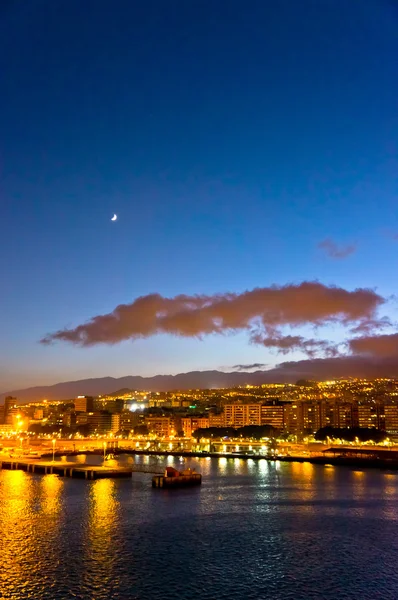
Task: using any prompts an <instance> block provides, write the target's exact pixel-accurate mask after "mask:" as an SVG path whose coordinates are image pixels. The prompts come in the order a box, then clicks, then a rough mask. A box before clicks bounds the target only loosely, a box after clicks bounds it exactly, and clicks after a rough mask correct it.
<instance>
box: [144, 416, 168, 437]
mask: <svg viewBox="0 0 398 600" xmlns="http://www.w3.org/2000/svg"><path fill="white" fill-rule="evenodd" d="M145 424H146V425H147V427H148V430H149V432H150V433H154V434H156V435H158V436H160V437H169V436H170V435H174V434H175V430H174V419H172V418H171V417H153V416H152V417H146V418H145Z"/></svg>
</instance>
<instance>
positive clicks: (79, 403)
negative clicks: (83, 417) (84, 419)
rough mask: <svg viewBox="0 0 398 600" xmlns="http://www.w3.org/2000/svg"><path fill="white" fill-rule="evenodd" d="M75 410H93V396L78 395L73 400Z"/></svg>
mask: <svg viewBox="0 0 398 600" xmlns="http://www.w3.org/2000/svg"><path fill="white" fill-rule="evenodd" d="M74 405H75V411H76V412H86V413H89V412H93V410H94V398H92V396H78V397H77V398H75V400H74Z"/></svg>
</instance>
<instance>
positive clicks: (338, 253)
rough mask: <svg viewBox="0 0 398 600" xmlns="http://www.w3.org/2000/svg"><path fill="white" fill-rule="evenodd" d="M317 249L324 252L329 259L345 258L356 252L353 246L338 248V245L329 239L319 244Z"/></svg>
mask: <svg viewBox="0 0 398 600" xmlns="http://www.w3.org/2000/svg"><path fill="white" fill-rule="evenodd" d="M318 248H320V249H321V250H324V251H325V253H326V254H327V255H328V256H329V257H330V258H335V259H342V258H347V257H348V256H350V255H351V254H354V252H356V250H357V247H356V245H355V244H349V245H348V246H338V244H336V242H334V241H333V240H332V239H331V238H326V239H325V240H322V241H321V242H319V244H318Z"/></svg>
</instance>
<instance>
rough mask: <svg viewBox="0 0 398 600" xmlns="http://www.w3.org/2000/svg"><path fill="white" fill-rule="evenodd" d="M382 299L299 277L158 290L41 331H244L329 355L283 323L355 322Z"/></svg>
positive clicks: (93, 334)
mask: <svg viewBox="0 0 398 600" xmlns="http://www.w3.org/2000/svg"><path fill="white" fill-rule="evenodd" d="M385 301H386V300H385V299H384V298H383V297H382V296H380V295H378V294H377V293H376V292H375V291H373V290H370V289H364V288H360V289H356V290H354V291H348V290H345V289H343V288H341V287H336V286H326V285H323V284H322V283H319V282H316V281H312V282H308V281H304V282H302V283H300V284H297V285H294V284H289V285H285V286H276V285H274V286H270V287H263V288H255V289H253V290H250V291H246V292H243V293H240V294H236V293H225V294H215V295H212V296H205V295H197V296H187V295H179V296H175V297H174V298H164V297H163V296H161V295H160V294H150V295H148V296H141V297H140V298H137V299H136V300H134V301H133V302H132V303H131V304H122V305H120V306H117V307H116V308H115V310H114V311H113V312H112V313H109V314H105V315H98V316H95V317H93V318H92V319H91V320H90V321H88V322H87V323H83V324H81V325H78V326H77V327H75V328H73V329H62V330H60V331H57V332H55V333H51V334H49V335H47V336H46V337H44V338H43V339H42V340H41V342H42V343H43V344H49V343H52V342H55V341H65V342H69V343H72V344H75V345H78V346H94V345H97V344H117V343H119V342H122V341H124V340H134V339H138V338H147V337H150V336H153V335H156V334H160V333H167V334H171V335H176V336H181V337H198V338H201V337H203V336H206V335H209V334H230V333H236V332H239V331H247V332H248V333H249V337H251V341H252V342H253V343H258V344H261V345H263V346H267V347H273V348H275V349H276V350H279V351H281V352H282V353H283V352H287V351H289V350H293V349H301V350H304V351H305V352H306V353H307V354H308V355H310V356H313V355H314V354H316V353H318V352H320V353H323V354H326V355H333V354H334V353H335V350H333V346H332V345H331V344H329V343H328V342H325V341H323V340H313V339H309V340H305V339H304V338H302V337H301V336H285V335H284V333H283V328H286V327H290V328H295V327H299V326H305V325H313V326H315V327H319V326H322V325H326V324H328V323H337V324H340V325H343V326H351V327H355V326H358V325H359V324H362V325H364V324H365V323H367V322H374V321H376V320H377V319H378V317H377V310H378V308H379V307H380V306H381V305H383V304H384V303H385Z"/></svg>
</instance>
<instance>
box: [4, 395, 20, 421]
mask: <svg viewBox="0 0 398 600" xmlns="http://www.w3.org/2000/svg"><path fill="white" fill-rule="evenodd" d="M16 403H17V399H16V398H14V397H13V396H7V397H6V399H5V400H4V423H5V425H12V424H13V417H12V415H13V413H12V410H14V406H15V405H16Z"/></svg>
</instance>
